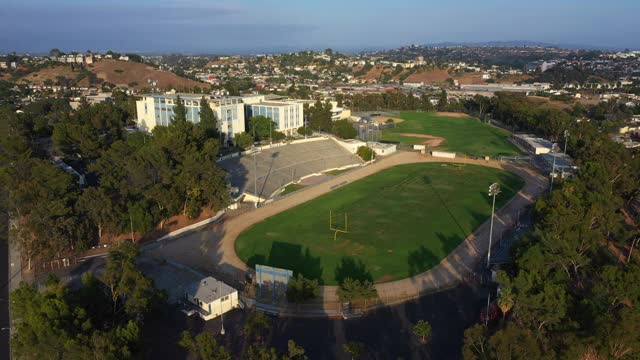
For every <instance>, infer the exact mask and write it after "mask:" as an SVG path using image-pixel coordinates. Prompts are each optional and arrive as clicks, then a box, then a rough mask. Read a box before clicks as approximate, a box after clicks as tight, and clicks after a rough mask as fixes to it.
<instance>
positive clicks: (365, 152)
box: [358, 146, 375, 161]
mask: <svg viewBox="0 0 640 360" xmlns="http://www.w3.org/2000/svg"><path fill="white" fill-rule="evenodd" d="M358 156H360V158H361V159H362V160H364V161H370V160H371V159H374V158H375V153H374V152H373V150H372V149H371V148H370V147H368V146H360V147H359V148H358Z"/></svg>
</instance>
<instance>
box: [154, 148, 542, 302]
mask: <svg viewBox="0 0 640 360" xmlns="http://www.w3.org/2000/svg"><path fill="white" fill-rule="evenodd" d="M420 162H456V163H467V164H477V165H482V166H489V167H494V168H501V169H504V170H507V171H510V172H512V173H514V174H517V175H519V176H521V177H522V178H523V179H524V180H525V186H524V188H523V189H522V190H521V191H520V192H519V193H518V194H516V196H515V197H514V198H513V199H512V200H511V201H509V203H508V204H507V205H506V206H504V207H503V208H502V209H500V210H499V211H497V213H496V221H495V222H494V234H499V233H501V232H502V231H505V230H507V229H509V228H511V227H512V226H513V224H514V221H515V217H516V214H517V213H518V211H520V210H522V209H523V208H524V207H526V206H528V205H530V204H532V203H533V202H534V201H535V198H537V197H538V196H539V195H540V194H542V193H543V192H544V191H545V189H546V187H547V181H546V179H545V178H544V177H542V176H541V175H539V174H537V173H536V172H534V171H533V170H531V169H529V168H524V167H517V166H513V165H509V164H503V163H500V162H497V161H483V160H471V159H444V158H434V157H428V156H422V155H419V154H416V153H413V152H400V153H396V154H394V155H391V156H389V157H387V158H384V159H382V160H380V161H379V162H376V163H374V164H373V165H370V166H364V167H362V168H360V169H357V170H355V171H352V172H349V173H346V174H344V175H341V176H336V177H335V178H333V179H331V180H329V181H327V182H324V183H321V184H318V185H316V186H311V187H309V188H307V189H305V190H303V191H300V192H298V193H295V194H293V195H292V196H289V197H286V198H284V199H282V200H279V201H276V202H273V203H271V204H268V205H266V206H264V207H261V208H259V209H256V210H254V211H249V212H247V213H244V214H242V215H240V216H237V217H235V218H232V219H230V220H228V221H225V222H223V223H221V224H218V225H216V226H214V227H208V228H205V229H203V230H202V231H198V232H194V233H191V234H188V235H185V236H183V237H182V238H180V239H177V240H174V241H171V242H168V243H166V244H163V245H162V246H161V247H158V248H155V249H152V250H148V252H149V253H150V254H151V255H152V256H158V257H163V258H167V259H170V260H173V261H176V262H180V263H183V264H186V265H189V266H192V267H195V268H198V269H202V270H205V271H209V272H212V273H214V274H215V273H219V272H220V271H223V272H225V273H226V274H228V275H230V276H232V277H234V278H235V279H242V278H243V277H244V275H245V274H246V273H247V271H250V269H249V268H248V267H247V266H246V264H245V263H244V262H243V261H242V260H240V258H239V257H238V256H237V255H236V253H235V249H234V243H235V240H236V238H237V237H238V235H239V234H240V233H241V232H242V231H244V230H245V229H247V228H248V227H250V226H251V225H253V224H256V223H258V222H260V221H262V220H264V219H266V218H268V217H270V216H273V215H275V214H278V213H280V212H282V211H284V210H287V209H290V208H292V207H295V206H297V205H299V204H302V203H304V202H307V201H309V200H312V199H314V198H316V197H318V196H320V195H322V194H325V193H327V192H329V191H331V190H332V189H331V188H332V187H334V186H336V185H338V184H341V183H343V182H345V181H347V182H349V183H351V182H354V181H357V180H359V179H361V178H364V177H366V176H369V175H371V174H374V173H376V172H378V171H381V170H383V169H386V168H389V167H392V166H396V165H401V164H410V163H420ZM488 231H489V221H486V222H485V223H484V224H482V225H481V226H480V227H479V228H478V229H477V230H476V231H475V232H474V233H473V234H471V235H470V236H469V237H468V238H467V239H466V240H465V241H464V242H463V243H462V244H460V245H459V246H458V247H457V248H456V249H455V250H454V251H453V252H452V253H451V254H449V255H448V256H447V257H446V258H445V259H443V260H442V261H441V262H440V264H439V265H437V266H435V267H434V268H432V269H431V270H428V271H426V272H424V273H422V274H419V275H416V276H413V277H411V278H407V279H404V280H398V281H393V282H388V283H383V284H377V285H376V288H377V290H378V294H379V296H380V298H381V299H382V301H383V302H384V303H386V304H391V303H397V302H402V301H406V300H408V299H410V298H415V297H417V296H419V295H420V294H423V293H427V292H433V291H436V290H439V289H445V288H449V287H451V286H453V285H455V284H457V283H458V282H459V281H460V279H462V278H463V277H464V276H465V275H466V274H468V273H469V272H470V271H471V269H473V267H474V266H475V265H476V264H477V263H478V262H479V261H482V260H483V259H484V258H483V256H484V254H486V252H487V249H488V235H487V234H488ZM494 244H495V242H494ZM335 291H336V287H335V286H323V287H322V299H323V301H324V303H325V304H336V303H338V299H337V297H336V295H335Z"/></svg>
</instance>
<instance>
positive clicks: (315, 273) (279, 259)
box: [247, 241, 323, 285]
mask: <svg viewBox="0 0 640 360" xmlns="http://www.w3.org/2000/svg"><path fill="white" fill-rule="evenodd" d="M256 264H259V265H267V266H273V267H277V268H282V269H288V270H293V273H294V276H297V275H298V274H302V276H304V277H306V278H307V279H317V280H318V281H319V283H320V284H321V285H322V284H323V281H322V265H321V264H320V257H316V256H313V255H311V252H310V251H309V249H305V250H304V251H303V250H302V246H301V245H296V244H288V243H283V242H279V241H274V242H273V244H272V245H271V250H270V252H269V257H267V256H265V255H262V254H255V255H253V256H251V257H250V258H249V260H248V261H247V265H248V266H249V267H252V268H253V267H255V265H256Z"/></svg>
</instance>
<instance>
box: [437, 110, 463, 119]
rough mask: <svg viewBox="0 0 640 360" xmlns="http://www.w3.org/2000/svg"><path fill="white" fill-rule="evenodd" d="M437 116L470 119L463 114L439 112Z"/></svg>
mask: <svg viewBox="0 0 640 360" xmlns="http://www.w3.org/2000/svg"><path fill="white" fill-rule="evenodd" d="M435 114H436V115H437V116H444V117H452V118H465V117H470V116H469V115H467V114H465V113H461V112H446V111H438V112H436V113H435Z"/></svg>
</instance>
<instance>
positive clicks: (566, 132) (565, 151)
mask: <svg viewBox="0 0 640 360" xmlns="http://www.w3.org/2000/svg"><path fill="white" fill-rule="evenodd" d="M567 139H569V130H565V131H564V154H565V155H567Z"/></svg>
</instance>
